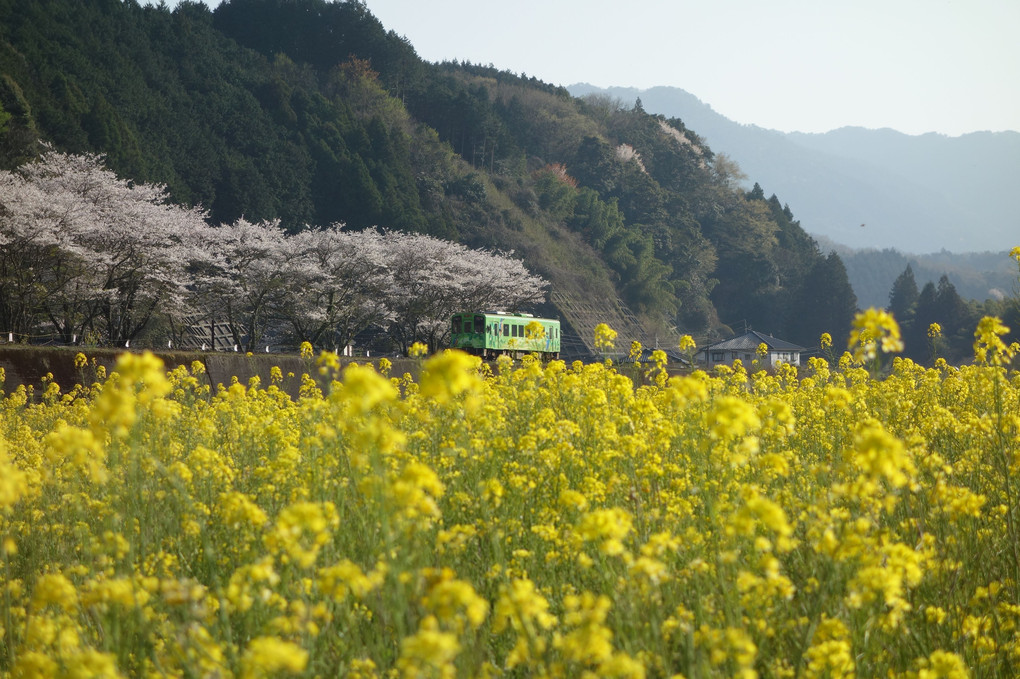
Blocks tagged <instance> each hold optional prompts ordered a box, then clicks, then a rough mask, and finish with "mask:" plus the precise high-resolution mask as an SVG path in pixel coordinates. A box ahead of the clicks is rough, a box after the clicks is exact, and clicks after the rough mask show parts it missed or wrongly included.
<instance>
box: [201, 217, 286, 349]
mask: <svg viewBox="0 0 1020 679" xmlns="http://www.w3.org/2000/svg"><path fill="white" fill-rule="evenodd" d="M206 248H207V253H208V258H207V259H205V260H203V261H202V262H201V264H200V268H199V270H198V271H196V276H195V278H194V280H193V282H192V287H193V291H194V299H195V301H194V304H195V306H196V307H197V308H199V309H203V310H204V311H205V313H207V314H208V315H209V318H210V320H211V321H215V322H217V323H225V324H227V325H229V326H230V332H231V334H232V336H233V340H234V343H235V344H236V345H238V346H243V347H244V348H245V350H246V351H253V350H254V349H255V348H256V347H257V346H259V343H260V342H261V341H262V339H263V337H264V336H265V334H266V331H267V330H268V329H269V328H270V327H271V325H272V324H273V322H274V321H275V320H276V319H275V316H274V312H275V310H276V309H278V308H280V306H281V305H283V304H284V303H285V302H286V300H287V292H288V288H287V284H286V280H287V272H288V271H289V270H290V269H291V266H292V265H291V264H290V263H289V262H288V259H287V255H288V250H287V237H286V236H285V234H284V232H283V230H282V229H281V228H280V223H279V221H278V220H274V221H263V222H258V223H254V222H249V221H248V220H247V219H245V218H243V217H242V218H240V219H238V220H237V221H236V222H234V223H233V224H225V225H222V226H219V227H215V228H210V229H208V230H207V231H206Z"/></svg>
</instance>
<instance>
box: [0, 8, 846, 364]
mask: <svg viewBox="0 0 1020 679" xmlns="http://www.w3.org/2000/svg"><path fill="white" fill-rule="evenodd" d="M0 106H2V109H0V166H2V168H3V169H11V168H13V167H15V166H17V165H19V164H21V163H24V162H25V161H27V160H29V159H31V158H33V157H35V156H36V155H37V154H38V152H39V149H40V147H39V141H44V142H49V143H51V144H52V145H53V146H54V147H55V148H56V149H57V150H60V151H65V152H70V153H84V152H101V153H104V154H106V157H107V163H108V165H109V166H110V167H111V169H113V170H114V171H116V172H117V173H118V174H119V175H120V176H122V177H125V178H131V179H134V180H137V181H139V182H150V183H159V184H165V185H166V187H167V190H168V194H169V195H170V196H171V198H172V199H173V200H174V201H177V202H179V203H181V204H184V205H189V206H190V205H201V206H202V207H203V208H204V209H206V210H207V211H208V215H209V219H210V221H212V222H214V223H229V222H233V221H236V220H237V219H239V218H241V217H242V216H243V217H244V218H245V219H249V220H253V221H254V220H272V219H279V220H280V222H281V224H282V225H283V226H284V228H285V229H287V230H288V231H290V232H296V231H300V230H303V229H306V228H309V227H325V226H329V225H333V224H337V223H343V224H346V225H347V227H348V228H351V229H356V230H360V229H364V228H367V227H371V226H378V227H381V228H385V229H398V230H403V231H411V232H418V233H423V234H427V235H431V236H435V237H440V238H444V239H450V240H456V241H458V242H462V243H465V244H467V245H470V246H474V247H489V248H499V249H503V250H514V251H515V252H516V253H517V254H518V255H519V256H522V257H523V258H524V260H525V263H526V265H527V266H528V267H529V269H531V270H532V271H535V272H536V273H538V274H540V275H542V276H544V277H545V278H546V279H547V280H549V281H550V282H551V285H552V288H553V290H554V291H558V292H559V293H561V294H565V295H568V296H573V297H575V298H583V297H586V296H587V297H597V298H609V297H615V296H619V297H620V298H621V299H622V300H623V302H624V303H625V304H626V305H628V306H629V307H630V308H631V309H633V310H634V311H635V312H636V313H638V315H639V316H640V317H641V319H642V320H643V321H644V322H645V324H646V325H647V326H648V328H649V329H652V330H654V329H655V328H666V327H670V326H676V327H679V328H681V329H682V330H684V331H685V332H695V333H698V334H702V336H704V334H706V333H714V334H716V335H718V334H725V333H726V332H727V330H728V328H727V327H726V326H738V325H739V326H741V327H743V325H744V324H747V325H750V326H752V327H754V328H756V329H760V330H764V331H768V332H772V333H774V334H776V335H777V336H784V337H786V338H787V339H790V340H792V341H795V342H799V343H801V344H805V345H808V346H812V345H814V344H816V343H817V338H818V336H819V334H820V333H821V332H823V331H829V332H831V333H832V334H833V336H840V335H842V334H844V333H845V331H846V329H847V327H848V325H849V320H850V316H851V314H852V311H853V310H854V308H855V306H856V300H855V298H854V295H853V291H852V289H851V288H850V286H849V284H848V282H847V276H846V271H845V269H844V267H843V264H842V262H841V261H840V260H839V258H838V257H837V256H835V255H830V256H828V257H825V256H823V255H822V254H821V253H820V252H819V250H818V248H817V246H816V244H815V242H814V241H813V240H812V239H811V238H810V237H809V236H808V235H807V234H806V233H805V232H804V230H803V229H802V228H801V226H800V224H799V222H798V221H797V220H796V219H795V217H794V214H793V212H792V211H791V209H790V208H789V207H788V206H787V205H785V204H784V203H783V202H782V201H781V200H780V199H779V198H778V197H776V196H774V195H773V196H766V195H765V194H764V193H763V192H762V191H761V189H760V188H758V187H757V186H756V187H755V188H754V190H752V191H745V190H743V189H742V188H741V187H740V184H739V180H740V178H741V175H740V171H739V168H737V167H736V166H735V165H734V164H733V163H732V162H729V161H728V160H727V159H726V158H725V157H722V156H716V155H715V154H713V152H712V150H711V149H710V148H708V146H707V145H706V144H705V143H704V142H703V140H702V139H701V138H699V136H698V135H697V133H696V131H693V130H689V129H687V127H686V126H685V125H684V123H683V122H682V121H681V120H678V119H671V118H665V117H664V116H661V115H658V116H656V115H650V114H648V113H646V112H645V111H644V110H643V109H642V108H641V105H640V102H638V104H637V105H635V106H633V107H630V106H629V105H628V106H621V105H620V104H618V103H616V102H614V101H613V100H610V99H608V98H601V97H590V98H586V99H575V98H573V97H571V96H570V94H569V93H568V92H567V91H566V90H565V89H562V88H557V87H553V86H550V85H547V84H545V83H542V82H539V81H537V80H536V79H534V78H524V77H519V76H517V75H515V74H512V73H507V72H500V71H497V70H495V69H493V68H488V67H482V66H476V65H471V64H457V63H443V64H430V63H427V62H424V61H422V60H421V59H420V58H419V57H418V56H417V54H416V53H415V51H414V48H413V46H412V45H410V44H409V43H408V42H407V41H406V40H404V39H402V38H401V37H399V36H397V35H395V34H394V33H393V32H388V31H386V29H385V28H384V27H383V26H382V25H381V24H380V22H379V21H378V20H377V19H376V18H375V17H373V16H372V15H371V13H370V12H369V11H368V9H367V8H366V7H365V6H364V5H363V4H361V3H359V2H355V1H348V2H326V1H325V0H229V1H227V2H224V3H223V4H222V5H220V6H219V7H218V8H217V9H216V10H215V11H211V10H209V9H208V8H207V7H206V6H205V5H203V4H200V3H194V2H187V1H185V2H182V3H181V4H180V5H179V6H178V7H177V8H176V9H174V10H173V11H171V10H169V9H168V8H166V7H165V6H161V7H149V6H146V7H142V6H140V5H139V4H138V3H137V2H135V1H134V0H127V1H122V0H95V1H94V2H87V3H83V2H77V1H75V0H0ZM752 179H753V178H752Z"/></svg>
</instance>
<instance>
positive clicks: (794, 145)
mask: <svg viewBox="0 0 1020 679" xmlns="http://www.w3.org/2000/svg"><path fill="white" fill-rule="evenodd" d="M567 89H568V90H569V91H570V92H571V94H573V95H575V96H582V95H585V94H590V93H595V92H598V93H604V94H608V95H610V96H612V97H616V98H619V99H620V100H621V101H622V102H624V103H625V104H628V105H629V104H633V102H634V101H635V99H637V98H638V97H640V98H641V103H642V106H643V108H644V109H645V110H646V111H648V112H649V113H661V114H663V115H665V116H667V117H676V118H680V119H682V120H683V121H684V123H685V125H687V127H688V128H689V129H691V130H693V131H694V132H696V133H697V134H698V135H699V136H701V137H703V138H704V139H705V141H706V142H707V143H708V145H709V146H710V147H711V148H712V150H713V151H714V152H715V153H724V154H726V155H727V156H729V157H730V158H732V159H733V160H735V161H737V163H738V164H739V165H740V167H741V169H742V170H743V171H744V172H745V173H746V174H747V176H748V183H749V184H751V183H753V182H758V183H759V184H760V185H761V187H762V189H763V190H764V191H765V193H766V195H770V194H773V193H775V194H776V195H777V196H778V197H779V199H780V200H781V201H782V202H784V203H787V204H789V206H790V208H791V209H792V210H793V213H794V215H795V216H796V217H797V218H798V219H799V220H800V222H801V225H802V226H803V227H804V228H805V229H806V230H807V231H808V232H809V233H814V234H818V235H821V236H825V237H828V238H830V239H832V240H833V241H835V242H837V243H840V244H843V245H847V246H850V247H853V248H877V249H883V248H896V249H898V250H901V251H903V252H907V253H924V252H936V251H939V250H942V249H945V250H949V251H952V252H974V251H983V250H994V251H1001V250H1008V249H1009V248H1010V247H1012V246H1014V245H1017V244H1018V243H1020V212H1018V210H1017V209H1016V202H1015V200H1014V199H1013V192H1014V191H1015V190H1016V189H1015V186H1014V185H1015V183H1016V182H1017V180H1018V179H1020V133H1017V132H975V133H972V134H966V135H963V136H960V137H947V136H944V135H940V134H925V135H920V136H911V135H906V134H902V133H900V132H896V131H894V130H889V129H882V130H866V129H862V128H842V129H839V130H834V131H832V132H827V133H825V134H805V133H791V134H785V133H782V132H777V131H774V130H767V129H763V128H760V127H757V126H754V125H741V124H738V123H735V122H733V121H731V120H729V119H727V118H725V117H724V116H722V115H720V114H718V113H716V112H715V111H713V110H712V107H711V106H709V105H707V104H705V103H704V102H702V101H701V100H699V99H698V98H697V97H695V96H694V95H692V94H690V93H688V92H686V91H684V90H681V89H678V88H674V87H654V88H651V89H647V90H639V89H635V88H626V87H614V88H608V89H602V88H597V87H594V86H592V85H588V84H577V85H571V86H570V87H568V88H567Z"/></svg>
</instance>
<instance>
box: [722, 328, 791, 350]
mask: <svg viewBox="0 0 1020 679" xmlns="http://www.w3.org/2000/svg"><path fill="white" fill-rule="evenodd" d="M762 342H764V343H765V346H767V347H768V348H769V349H771V350H773V351H807V349H805V348H804V347H802V346H799V345H796V344H794V343H793V342H787V341H786V340H781V339H776V338H775V337H772V336H771V335H766V334H765V333H761V332H758V331H757V330H752V331H751V332H748V333H746V334H744V335H738V336H737V337H731V338H730V339H728V340H723V341H722V342H716V343H715V344H712V345H709V346H707V347H705V351H755V350H757V349H758V345H759V344H761V343H762Z"/></svg>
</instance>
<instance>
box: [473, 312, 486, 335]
mask: <svg viewBox="0 0 1020 679" xmlns="http://www.w3.org/2000/svg"><path fill="white" fill-rule="evenodd" d="M475 332H479V333H481V332H485V316H475Z"/></svg>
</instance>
